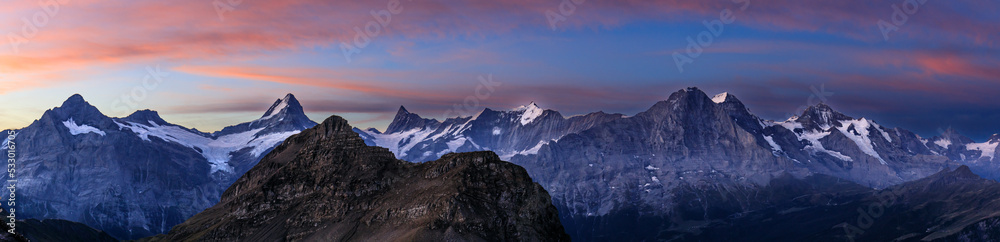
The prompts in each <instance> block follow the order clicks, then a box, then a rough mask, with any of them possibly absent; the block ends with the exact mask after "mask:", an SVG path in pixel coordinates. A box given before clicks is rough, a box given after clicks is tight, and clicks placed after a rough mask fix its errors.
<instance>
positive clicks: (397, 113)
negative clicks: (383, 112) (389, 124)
mask: <svg viewBox="0 0 1000 242" xmlns="http://www.w3.org/2000/svg"><path fill="white" fill-rule="evenodd" d="M407 114H410V111H409V110H406V107H403V105H400V106H399V110H398V111H396V116H399V115H407Z"/></svg>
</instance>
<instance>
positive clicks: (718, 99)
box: [712, 92, 729, 103]
mask: <svg viewBox="0 0 1000 242" xmlns="http://www.w3.org/2000/svg"><path fill="white" fill-rule="evenodd" d="M726 97H729V93H728V92H723V93H719V94H716V95H715V96H714V97H712V102H715V103H723V102H725V101H726Z"/></svg>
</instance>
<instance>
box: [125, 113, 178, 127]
mask: <svg viewBox="0 0 1000 242" xmlns="http://www.w3.org/2000/svg"><path fill="white" fill-rule="evenodd" d="M124 120H127V121H131V122H137V123H143V124H145V123H148V122H149V121H153V122H155V123H157V124H161V125H162V124H165V123H167V121H164V120H163V118H161V117H160V114H159V113H158V112H156V111H153V110H149V109H143V110H137V111H135V112H133V113H132V114H129V115H128V116H126V117H125V118H124Z"/></svg>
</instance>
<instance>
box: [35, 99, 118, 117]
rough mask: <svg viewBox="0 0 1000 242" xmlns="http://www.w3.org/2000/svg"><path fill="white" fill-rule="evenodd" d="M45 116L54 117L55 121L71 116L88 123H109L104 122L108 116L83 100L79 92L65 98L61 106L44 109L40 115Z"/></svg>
mask: <svg viewBox="0 0 1000 242" xmlns="http://www.w3.org/2000/svg"><path fill="white" fill-rule="evenodd" d="M46 117H48V118H53V119H56V120H55V121H59V122H62V121H66V120H67V119H70V118H72V119H74V120H75V121H78V122H85V123H89V124H94V123H105V124H107V123H110V122H106V121H109V119H110V118H108V117H107V116H104V114H103V113H101V111H100V110H98V109H97V107H94V106H93V105H90V103H89V102H87V101H86V100H84V99H83V96H82V95H80V94H73V95H72V96H70V97H69V98H68V99H66V101H64V102H63V103H62V105H61V106H59V107H56V108H53V109H51V110H49V111H46V112H45V114H43V115H42V118H43V119H44V118H46Z"/></svg>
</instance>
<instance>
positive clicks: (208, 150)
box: [115, 121, 300, 174]
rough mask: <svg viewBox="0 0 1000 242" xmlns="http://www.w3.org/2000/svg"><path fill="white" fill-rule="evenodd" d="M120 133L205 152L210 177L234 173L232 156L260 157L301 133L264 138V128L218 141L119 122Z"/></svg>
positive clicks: (156, 126)
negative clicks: (243, 153) (247, 151)
mask: <svg viewBox="0 0 1000 242" xmlns="http://www.w3.org/2000/svg"><path fill="white" fill-rule="evenodd" d="M115 124H117V125H118V127H119V129H129V130H131V131H132V132H133V133H135V134H136V135H138V136H139V138H141V139H142V140H145V141H151V140H150V139H149V136H153V137H157V138H160V139H162V140H165V141H167V142H173V143H177V144H180V145H182V146H185V147H188V148H192V149H196V150H201V155H202V156H204V157H205V159H206V160H208V162H209V165H210V166H211V167H212V169H211V171H209V174H212V173H215V172H217V171H224V172H230V173H231V172H233V167H232V166H229V164H228V162H229V160H230V159H231V158H232V155H231V153H232V152H236V151H239V150H242V149H246V148H252V149H251V150H250V153H251V154H252V155H253V156H255V157H256V156H260V155H261V154H263V153H264V151H266V150H268V149H270V148H272V147H274V146H277V145H278V144H280V143H281V142H284V141H285V139H287V138H288V137H289V136H292V135H294V134H297V133H299V132H300V131H289V132H281V133H270V134H260V132H261V131H262V130H264V128H259V129H253V130H249V131H246V132H242V133H234V134H229V135H224V136H220V137H217V138H214V139H213V138H211V137H205V136H202V135H199V134H197V133H193V132H191V131H188V130H185V129H182V128H180V127H177V126H172V125H160V124H157V123H154V122H149V124H150V125H145V124H140V123H134V122H126V123H124V124H123V123H119V122H118V121H115Z"/></svg>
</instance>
